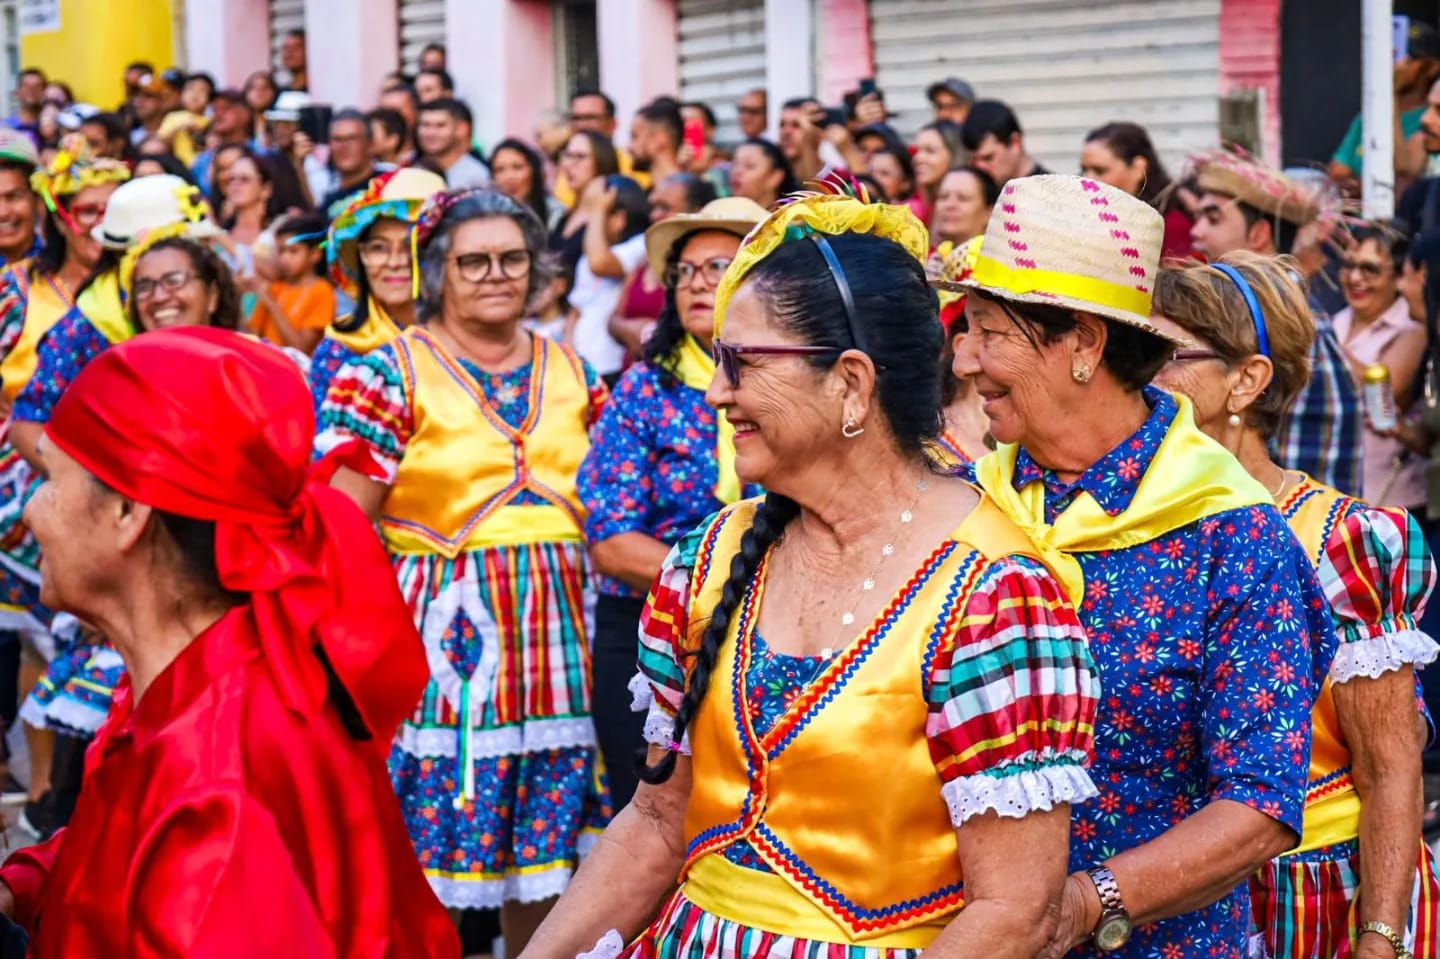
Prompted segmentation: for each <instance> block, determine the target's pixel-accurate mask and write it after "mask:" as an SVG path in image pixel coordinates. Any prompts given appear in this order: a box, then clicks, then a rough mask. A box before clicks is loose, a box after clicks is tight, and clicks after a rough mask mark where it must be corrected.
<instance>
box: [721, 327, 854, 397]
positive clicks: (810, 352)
mask: <svg viewBox="0 0 1440 959" xmlns="http://www.w3.org/2000/svg"><path fill="white" fill-rule="evenodd" d="M711 352H712V353H713V354H714V355H715V365H716V366H717V367H719V368H720V369H721V370H723V371H724V372H725V379H726V380H727V381H728V382H729V383H730V388H731V389H732V390H738V389H739V388H740V357H742V356H825V355H830V356H838V355H840V353H842V352H844V351H843V350H837V349H835V348H834V347H832V346H734V345H732V344H730V343H726V342H725V341H724V340H719V339H717V340H712V341H711Z"/></svg>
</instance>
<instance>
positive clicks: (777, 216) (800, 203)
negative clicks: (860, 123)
mask: <svg viewBox="0 0 1440 959" xmlns="http://www.w3.org/2000/svg"><path fill="white" fill-rule="evenodd" d="M806 186H809V187H811V188H812V189H811V190H808V191H803V192H800V193H792V194H790V195H789V196H787V197H785V198H784V199H782V200H781V201H780V202H779V203H777V204H776V205H775V209H774V210H773V211H772V212H771V214H770V216H768V217H767V218H766V219H765V220H763V221H762V222H761V223H760V224H759V225H758V226H756V227H755V229H753V230H751V231H750V235H749V236H747V237H746V238H745V240H744V242H742V243H741V244H740V250H739V252H738V253H736V255H735V259H734V260H732V261H731V263H730V267H729V269H727V270H726V271H725V276H724V277H723V278H721V280H720V285H719V287H717V288H716V290H715V333H716V334H717V335H718V334H719V333H720V330H721V327H722V326H723V325H724V323H725V310H726V307H727V306H729V304H730V299H731V297H733V296H734V295H735V291H736V290H738V289H739V288H740V284H741V283H742V282H743V281H744V279H745V276H746V275H747V274H748V273H749V272H750V271H751V270H752V269H754V267H755V265H756V264H757V263H759V262H760V261H761V260H763V259H765V258H766V257H767V256H769V255H770V254H771V253H774V252H775V251H776V250H777V249H779V248H780V246H781V245H782V244H784V243H786V242H787V241H790V240H798V239H804V238H805V237H807V236H810V235H811V234H814V233H824V234H827V235H829V236H838V235H839V234H842V233H868V234H870V235H872V236H880V237H884V238H885V239H887V240H892V241H894V242H895V243H898V244H900V246H902V247H904V249H905V251H906V252H907V253H909V254H910V255H911V256H913V257H915V259H916V260H918V261H919V262H920V263H924V262H925V257H926V255H927V254H928V253H929V252H930V234H929V233H928V232H927V231H926V229H925V226H924V224H922V223H921V222H920V220H919V218H917V217H916V216H915V214H914V213H912V212H911V211H910V208H909V207H906V206H897V205H894V204H890V203H872V202H870V195H869V194H868V193H867V192H866V191H865V188H864V187H863V186H862V185H860V184H858V183H855V182H853V181H847V180H845V179H844V178H842V177H840V176H838V175H835V174H831V176H830V177H829V178H827V179H824V180H811V181H810V182H808V183H807V184H806Z"/></svg>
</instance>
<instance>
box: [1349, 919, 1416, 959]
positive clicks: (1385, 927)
mask: <svg viewBox="0 0 1440 959" xmlns="http://www.w3.org/2000/svg"><path fill="white" fill-rule="evenodd" d="M1360 932H1361V933H1362V934H1363V933H1367V932H1373V933H1374V934H1375V935H1377V936H1383V937H1384V938H1385V939H1386V940H1387V941H1389V943H1390V946H1391V948H1393V949H1394V950H1395V959H1415V955H1414V953H1412V952H1411V951H1410V950H1409V949H1407V948H1406V947H1405V939H1404V937H1402V936H1401V935H1400V933H1398V932H1396V931H1395V930H1394V929H1392V928H1391V927H1390V925H1389V924H1388V923H1383V922H1376V921H1374V920H1372V921H1370V922H1367V923H1365V925H1363V926H1361V927H1360Z"/></svg>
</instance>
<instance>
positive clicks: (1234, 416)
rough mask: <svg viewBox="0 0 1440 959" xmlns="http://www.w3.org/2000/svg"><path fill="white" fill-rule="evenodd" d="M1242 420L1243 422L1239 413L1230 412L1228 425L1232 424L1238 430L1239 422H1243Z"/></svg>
mask: <svg viewBox="0 0 1440 959" xmlns="http://www.w3.org/2000/svg"><path fill="white" fill-rule="evenodd" d="M1243 422H1244V421H1243V420H1241V419H1240V414H1239V413H1231V414H1230V425H1231V426H1233V427H1234V428H1235V429H1237V430H1238V429H1239V428H1240V425H1241V423H1243Z"/></svg>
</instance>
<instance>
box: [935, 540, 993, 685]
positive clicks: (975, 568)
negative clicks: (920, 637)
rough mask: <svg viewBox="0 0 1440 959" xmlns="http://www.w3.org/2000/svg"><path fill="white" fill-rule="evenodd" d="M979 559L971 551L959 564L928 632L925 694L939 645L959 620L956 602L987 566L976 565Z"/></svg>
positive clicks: (974, 552)
mask: <svg viewBox="0 0 1440 959" xmlns="http://www.w3.org/2000/svg"><path fill="white" fill-rule="evenodd" d="M980 557H981V553H980V551H979V550H978V549H972V550H971V551H970V555H968V556H966V557H965V559H964V560H962V561H961V563H960V572H959V573H958V574H957V575H956V576H955V578H954V579H952V580H951V581H950V588H949V589H947V590H946V591H945V603H944V604H943V605H942V606H941V607H940V615H939V617H937V618H936V620H935V626H934V628H933V629H931V630H930V641H929V642H928V643H926V644H925V656H924V658H923V659H922V660H921V663H920V675H921V677H922V679H921V683H922V688H923V689H924V690H925V694H926V695H927V696H928V695H929V694H930V672H931V667H932V666H933V665H934V663H935V657H936V656H938V655H939V654H940V644H941V643H942V642H944V641H945V639H946V638H947V637H950V636H954V635H955V625H956V621H957V620H958V619H959V618H960V610H961V608H962V607H961V606H960V605H959V603H958V602H957V601H958V600H959V599H960V597H961V596H967V597H968V596H969V595H970V594H971V592H973V591H974V589H975V583H976V582H977V581H978V580H979V578H980V574H981V573H983V572H984V571H985V570H986V568H987V564H985V563H976V562H975V561H976V560H977V559H979V558H980Z"/></svg>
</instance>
